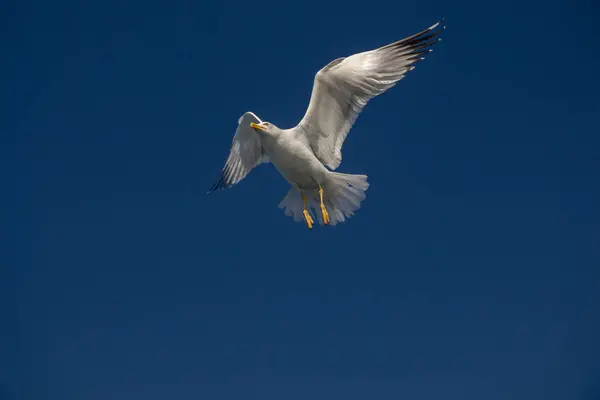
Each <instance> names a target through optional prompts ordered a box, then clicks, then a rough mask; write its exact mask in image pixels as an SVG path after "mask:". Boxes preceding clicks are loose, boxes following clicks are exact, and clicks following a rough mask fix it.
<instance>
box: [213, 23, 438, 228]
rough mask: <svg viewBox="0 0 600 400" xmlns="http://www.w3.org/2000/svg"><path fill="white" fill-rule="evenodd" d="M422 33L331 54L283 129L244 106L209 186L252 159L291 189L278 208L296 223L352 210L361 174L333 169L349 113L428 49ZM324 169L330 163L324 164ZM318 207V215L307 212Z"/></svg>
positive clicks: (241, 173) (430, 34)
mask: <svg viewBox="0 0 600 400" xmlns="http://www.w3.org/2000/svg"><path fill="white" fill-rule="evenodd" d="M438 26H439V23H438V24H435V25H433V26H431V27H430V28H428V29H426V30H424V31H423V32H420V33H417V34H415V35H412V36H410V37H407V38H405V39H402V40H400V41H397V42H394V43H391V44H388V45H387V46H383V47H380V48H378V49H375V50H371V51H366V52H363V53H357V54H354V55H351V56H349V57H346V58H338V59H336V60H334V61H332V62H330V63H329V64H327V65H326V66H325V67H323V68H322V69H321V70H320V71H319V72H318V73H317V74H316V76H315V80H314V85H313V90H312V94H311V98H310V102H309V105H308V108H307V111H306V114H305V115H304V117H303V118H302V120H301V121H300V123H299V124H298V125H297V126H296V127H294V128H291V129H279V128H277V127H276V126H275V125H273V124H271V123H269V122H263V121H261V120H260V119H259V118H258V117H257V116H256V115H255V114H253V113H251V112H246V113H245V114H244V115H242V116H241V117H240V119H239V121H238V129H237V131H236V134H235V136H234V138H233V142H232V146H231V151H230V153H229V157H228V158H227V162H226V163H225V167H224V168H223V171H222V173H221V176H220V179H219V180H218V181H217V183H216V184H215V185H214V186H213V188H212V189H211V191H214V190H217V189H221V188H224V187H228V186H232V185H234V184H236V183H238V182H239V181H241V180H242V179H244V177H246V175H248V173H249V172H250V171H251V170H252V169H253V168H254V167H256V166H257V165H259V164H261V163H265V162H271V163H272V164H273V165H274V166H275V168H276V169H277V170H278V171H279V173H280V174H281V175H282V176H283V177H284V178H285V179H286V180H287V181H288V182H289V183H290V185H291V186H292V188H291V189H290V191H289V192H288V194H287V195H286V196H285V198H284V199H283V201H282V202H281V203H280V205H279V207H280V208H283V209H284V211H285V213H286V215H289V216H292V217H294V219H295V220H296V221H300V220H302V218H304V219H305V221H306V223H307V225H308V226H309V228H312V223H313V218H312V215H314V214H316V215H317V218H318V220H319V222H320V223H322V224H323V223H324V224H331V225H335V224H336V223H338V222H342V221H344V220H345V219H346V218H348V217H350V216H352V215H353V214H354V212H355V211H356V210H357V209H359V208H360V204H361V202H362V201H363V200H364V199H365V197H366V196H365V193H364V192H365V191H366V190H367V188H368V187H369V184H368V183H367V176H366V175H348V174H341V173H338V172H333V170H335V169H336V168H337V167H339V165H340V163H341V161H342V152H341V149H342V145H343V143H344V140H345V139H346V136H347V134H348V132H349V131H350V129H351V128H352V125H353V124H354V122H355V120H356V118H357V117H358V115H359V114H360V112H361V111H362V109H363V108H364V107H365V106H366V104H367V103H368V102H369V101H370V100H371V99H372V98H373V97H375V96H377V95H379V94H381V93H383V92H385V91H386V90H388V89H389V88H391V87H393V86H394V85H395V84H396V83H397V82H398V81H400V80H401V79H402V78H404V76H405V75H406V73H407V72H409V71H411V70H413V69H414V68H415V67H414V64H415V63H416V62H417V61H418V60H422V59H423V57H421V56H422V55H423V54H425V53H426V52H428V51H431V50H430V49H429V48H428V47H430V46H431V45H432V44H433V43H435V41H434V40H433V39H434V38H435V37H436V36H437V35H438V34H439V33H440V31H439V30H437V31H436V28H437V27H438ZM326 167H329V168H330V169H331V170H330V169H327V168H326ZM319 208H320V211H321V212H320V213H318V212H317V213H315V212H314V210H318V209H319Z"/></svg>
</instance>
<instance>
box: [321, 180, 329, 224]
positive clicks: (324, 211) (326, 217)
mask: <svg viewBox="0 0 600 400" xmlns="http://www.w3.org/2000/svg"><path fill="white" fill-rule="evenodd" d="M319 196H321V213H322V214H323V223H324V224H325V225H329V223H330V222H331V221H330V220H329V213H328V212H327V209H326V208H325V203H324V202H323V188H322V187H321V186H319Z"/></svg>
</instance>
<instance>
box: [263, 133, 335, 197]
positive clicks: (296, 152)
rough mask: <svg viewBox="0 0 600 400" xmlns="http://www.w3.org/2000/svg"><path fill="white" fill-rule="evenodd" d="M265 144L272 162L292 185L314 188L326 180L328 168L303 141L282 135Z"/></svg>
mask: <svg viewBox="0 0 600 400" xmlns="http://www.w3.org/2000/svg"><path fill="white" fill-rule="evenodd" d="M270 142H271V143H269V144H267V145H266V146H265V150H266V151H267V154H268V155H269V158H270V159H271V163H272V164H273V165H274V166H275V168H277V170H278V171H279V173H280V174H281V175H282V176H283V177H284V178H285V179H286V180H287V181H288V182H289V183H290V184H292V185H297V186H299V187H301V188H305V189H314V188H315V187H318V185H319V184H321V183H322V182H323V180H324V176H325V174H327V170H326V169H325V167H324V166H323V164H321V162H320V161H319V160H318V159H317V158H316V157H315V155H314V153H313V152H312V151H311V150H310V149H309V148H308V147H306V145H305V144H304V143H302V142H301V141H299V140H297V139H294V138H289V137H281V138H277V139H276V140H274V141H270Z"/></svg>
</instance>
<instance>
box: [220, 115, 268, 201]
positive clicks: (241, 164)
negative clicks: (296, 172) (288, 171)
mask: <svg viewBox="0 0 600 400" xmlns="http://www.w3.org/2000/svg"><path fill="white" fill-rule="evenodd" d="M251 122H254V123H257V124H259V123H261V122H262V121H261V120H260V119H259V118H258V117H257V116H256V115H254V114H253V113H251V112H247V113H245V114H244V115H242V116H241V117H240V119H239V120H238V127H237V130H236V131H235V135H234V136H233V141H232V143H231V150H230V151H229V156H228V157H227V161H226V162H225V166H224V167H223V170H222V171H221V173H220V174H219V178H218V179H217V181H216V182H215V184H214V185H213V186H212V187H211V188H210V190H209V191H208V193H212V192H214V191H217V190H219V189H224V188H229V187H231V186H233V185H235V184H236V183H238V182H239V181H241V180H242V179H244V178H245V177H246V175H248V174H249V173H250V171H252V169H253V168H254V167H256V166H257V165H259V164H261V163H262V162H267V161H268V159H267V158H266V156H265V154H264V150H263V148H262V146H261V144H260V137H259V136H258V133H256V131H255V130H254V129H252V128H251V127H250V123H251Z"/></svg>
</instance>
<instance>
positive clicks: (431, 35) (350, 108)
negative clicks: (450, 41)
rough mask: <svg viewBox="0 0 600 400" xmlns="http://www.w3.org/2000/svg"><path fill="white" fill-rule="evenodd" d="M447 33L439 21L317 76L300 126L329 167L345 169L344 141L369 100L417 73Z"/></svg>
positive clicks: (336, 62)
mask: <svg viewBox="0 0 600 400" xmlns="http://www.w3.org/2000/svg"><path fill="white" fill-rule="evenodd" d="M441 30H442V28H440V24H439V22H438V23H437V24H435V25H433V26H431V27H430V28H428V29H426V30H424V31H423V32H420V33H417V34H415V35H413V36H410V37H407V38H405V39H402V40H400V41H397V42H394V43H391V44H388V45H387V46H384V47H381V48H378V49H375V50H371V51H367V52H363V53H358V54H354V55H352V56H350V57H347V58H338V59H337V60H334V61H332V62H331V63H329V64H328V65H326V66H325V67H324V68H323V69H321V70H320V71H319V72H318V73H317V75H316V76H315V80H314V85H313V90H312V94H311V98H310V103H309V105H308V109H307V111H306V114H305V115H304V118H303V119H302V121H300V123H299V124H298V127H299V128H302V130H303V131H304V133H305V140H306V142H307V144H308V145H309V146H310V147H311V148H312V150H313V152H314V153H315V155H316V156H317V158H318V159H319V160H320V161H321V162H322V163H323V164H325V165H327V166H328V167H329V168H331V169H336V168H337V167H338V166H339V165H340V163H341V161H342V152H341V149H342V144H343V143H344V139H345V138H346V135H347V134H348V132H349V131H350V128H352V125H353V124H354V122H355V120H356V118H357V117H358V115H359V114H360V112H361V111H362V110H363V108H364V107H365V106H366V105H367V102H368V101H369V100H371V99H372V98H373V97H375V96H377V95H379V94H381V93H383V92H385V91H386V90H388V89H389V88H391V87H392V86H394V85H395V84H396V83H397V82H398V81H399V80H401V79H402V78H404V76H405V75H406V73H407V72H408V71H411V70H413V69H414V68H415V67H414V64H415V63H416V62H417V61H419V60H422V59H423V55H424V54H425V53H427V52H429V51H431V49H430V47H431V46H432V45H433V44H434V43H435V42H437V40H436V39H435V37H436V36H437V35H439V33H440V32H441Z"/></svg>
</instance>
